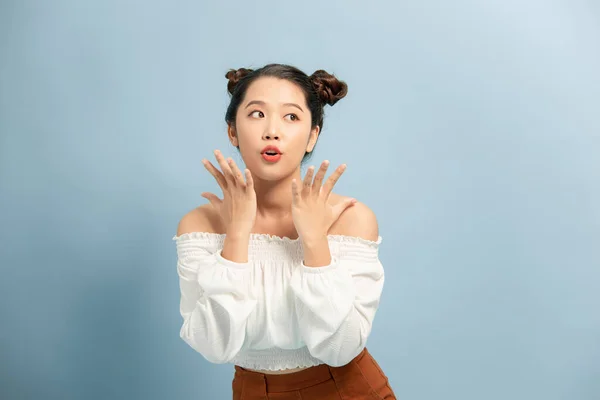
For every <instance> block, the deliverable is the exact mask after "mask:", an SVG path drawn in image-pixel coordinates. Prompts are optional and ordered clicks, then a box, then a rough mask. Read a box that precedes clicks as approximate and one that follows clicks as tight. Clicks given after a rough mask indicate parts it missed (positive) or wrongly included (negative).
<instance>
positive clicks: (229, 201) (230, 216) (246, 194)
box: [201, 150, 256, 235]
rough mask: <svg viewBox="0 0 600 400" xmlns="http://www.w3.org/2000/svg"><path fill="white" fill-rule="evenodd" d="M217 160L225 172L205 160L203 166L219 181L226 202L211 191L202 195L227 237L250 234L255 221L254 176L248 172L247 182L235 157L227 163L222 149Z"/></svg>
mask: <svg viewBox="0 0 600 400" xmlns="http://www.w3.org/2000/svg"><path fill="white" fill-rule="evenodd" d="M215 157H216V159H217V162H218V163H219V165H220V166H221V170H222V171H223V172H221V171H219V169H217V168H216V167H215V166H213V165H212V163H211V162H210V161H208V160H206V159H203V160H202V164H204V166H205V167H206V169H207V170H208V172H210V174H211V175H212V176H213V177H214V178H215V179H216V180H217V183H218V184H219V186H220V187H221V190H222V191H223V199H222V200H221V199H220V198H218V197H217V196H216V195H215V194H213V193H209V192H203V193H202V194H201V196H202V197H204V198H205V199H207V200H208V201H209V202H210V203H211V204H212V205H213V207H214V208H215V209H216V210H217V211H218V213H219V215H220V216H221V220H222V222H223V226H224V227H225V230H226V233H227V235H230V234H234V233H242V234H250V232H251V231H252V228H253V227H254V223H255V221H256V192H255V191H254V181H253V180H252V174H251V173H250V170H249V169H245V170H244V174H245V176H246V180H245V181H244V176H243V174H242V172H241V171H240V169H239V168H238V167H237V165H236V164H235V162H234V161H233V159H232V158H228V159H227V160H226V159H225V157H223V154H221V152H220V151H219V150H215Z"/></svg>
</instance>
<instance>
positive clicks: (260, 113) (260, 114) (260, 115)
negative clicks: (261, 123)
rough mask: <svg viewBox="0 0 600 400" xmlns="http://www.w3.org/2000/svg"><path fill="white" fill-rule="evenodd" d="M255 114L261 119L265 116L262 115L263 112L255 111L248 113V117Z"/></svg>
mask: <svg viewBox="0 0 600 400" xmlns="http://www.w3.org/2000/svg"><path fill="white" fill-rule="evenodd" d="M256 113H258V114H259V117H261V118H262V117H264V116H265V114H263V112H262V111H258V110H257V111H252V112H251V113H250V116H255V115H254V114H256Z"/></svg>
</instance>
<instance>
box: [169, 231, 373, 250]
mask: <svg viewBox="0 0 600 400" xmlns="http://www.w3.org/2000/svg"><path fill="white" fill-rule="evenodd" d="M225 236H226V234H225V233H214V232H189V233H183V234H181V235H179V236H177V235H175V236H173V240H175V241H179V240H189V239H217V240H223V239H225ZM327 239H329V240H330V241H334V242H343V243H358V244H363V245H366V246H369V247H373V248H376V247H378V246H379V245H380V244H381V242H382V240H383V238H382V237H381V236H378V237H377V240H376V241H373V240H368V239H365V238H361V237H358V236H348V235H327ZM250 240H251V241H259V242H269V243H284V244H288V245H289V244H297V243H300V238H296V239H292V238H290V237H287V236H277V235H271V234H268V233H251V234H250Z"/></svg>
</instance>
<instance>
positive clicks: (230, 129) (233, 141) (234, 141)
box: [227, 124, 240, 147]
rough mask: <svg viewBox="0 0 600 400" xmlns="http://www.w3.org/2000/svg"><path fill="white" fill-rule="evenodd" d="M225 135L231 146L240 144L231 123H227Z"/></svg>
mask: <svg viewBox="0 0 600 400" xmlns="http://www.w3.org/2000/svg"><path fill="white" fill-rule="evenodd" d="M227 137H228V138H229V141H230V142H231V144H232V145H233V147H238V146H239V145H240V142H239V141H238V137H237V132H236V131H235V128H234V127H233V125H231V124H229V125H227Z"/></svg>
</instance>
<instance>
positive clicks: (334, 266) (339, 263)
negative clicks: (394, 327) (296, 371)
mask: <svg viewBox="0 0 600 400" xmlns="http://www.w3.org/2000/svg"><path fill="white" fill-rule="evenodd" d="M380 243H381V237H379V239H378V241H377V242H373V241H368V240H365V239H361V238H358V237H341V238H337V239H335V240H333V239H330V249H331V250H332V251H331V253H332V261H331V264H330V265H327V266H324V267H307V266H306V265H304V263H303V262H302V263H301V264H300V265H299V266H298V267H297V268H296V269H295V270H294V272H293V273H292V276H291V278H290V286H291V290H292V291H293V293H294V295H295V311H296V316H297V318H298V325H299V327H300V334H301V336H302V338H303V340H304V342H305V343H306V345H307V347H308V349H309V351H310V353H311V355H312V356H313V357H316V358H318V359H320V360H321V361H323V362H324V363H326V364H328V365H330V366H333V367H338V366H342V365H346V364H347V363H349V362H350V361H352V359H353V358H354V357H356V356H357V355H358V354H359V353H360V352H361V351H362V349H363V348H364V347H365V345H366V341H367V338H368V336H369V334H370V333H371V327H372V324H373V319H374V318H375V313H376V312H377V309H378V307H379V301H380V298H381V293H382V291H383V284H384V271H383V266H382V264H381V261H380V260H379V257H378V247H379V244H380ZM334 254H337V255H336V256H334Z"/></svg>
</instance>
